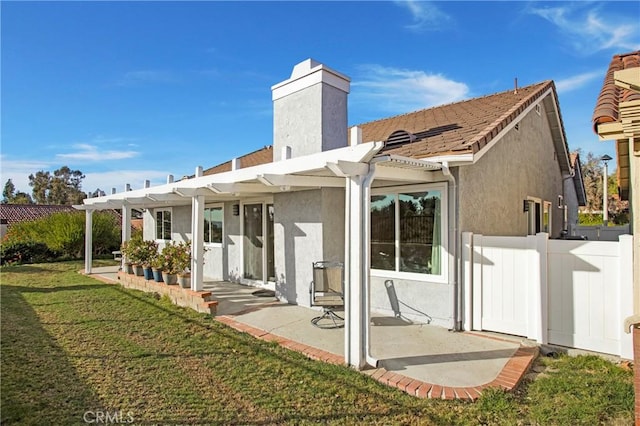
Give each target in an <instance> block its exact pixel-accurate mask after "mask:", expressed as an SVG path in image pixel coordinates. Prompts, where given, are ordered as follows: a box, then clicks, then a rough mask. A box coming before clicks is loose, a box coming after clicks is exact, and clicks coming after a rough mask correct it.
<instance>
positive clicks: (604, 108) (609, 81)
mask: <svg viewBox="0 0 640 426" xmlns="http://www.w3.org/2000/svg"><path fill="white" fill-rule="evenodd" d="M635 67H640V50H636V51H635V52H630V53H623V54H620V55H615V56H614V57H613V59H611V63H610V64H609V69H608V70H607V74H606V75H605V77H604V83H603V84H602V90H601V91H600V95H599V96H598V100H597V102H596V107H595V109H594V111H593V118H592V121H593V131H594V132H596V133H598V124H602V123H609V122H612V121H618V112H619V111H618V104H619V103H620V102H627V101H634V100H640V93H637V92H634V91H632V90H627V89H623V88H621V87H618V86H616V84H615V82H614V79H613V74H614V73H615V72H616V71H621V70H625V69H628V68H635Z"/></svg>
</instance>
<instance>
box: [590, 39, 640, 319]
mask: <svg viewBox="0 0 640 426" xmlns="http://www.w3.org/2000/svg"><path fill="white" fill-rule="evenodd" d="M593 129H594V131H595V132H596V133H597V134H598V136H600V139H601V140H614V141H615V144H616V160H617V164H618V169H617V178H618V193H619V195H620V198H621V199H623V200H629V210H630V213H631V223H630V225H631V233H632V234H634V244H633V246H634V261H633V264H634V311H635V313H636V314H638V315H639V317H638V322H640V238H638V234H637V232H636V230H637V229H640V209H639V208H637V204H638V203H637V201H634V197H637V196H638V195H637V194H635V193H634V190H635V191H638V190H639V189H638V188H640V51H635V52H630V53H625V54H620V55H615V56H614V57H613V58H612V60H611V63H610V64H609V69H608V70H607V74H606V76H605V79H604V83H603V85H602V90H601V91H600V95H599V96H598V101H597V103H596V107H595V109H594V113H593ZM634 204H635V207H636V208H634Z"/></svg>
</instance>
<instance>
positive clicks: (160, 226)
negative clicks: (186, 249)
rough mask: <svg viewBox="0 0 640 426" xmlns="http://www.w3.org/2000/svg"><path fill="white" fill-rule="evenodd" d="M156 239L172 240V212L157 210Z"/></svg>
mask: <svg viewBox="0 0 640 426" xmlns="http://www.w3.org/2000/svg"><path fill="white" fill-rule="evenodd" d="M156 239H157V240H170V239H171V210H169V209H160V210H156Z"/></svg>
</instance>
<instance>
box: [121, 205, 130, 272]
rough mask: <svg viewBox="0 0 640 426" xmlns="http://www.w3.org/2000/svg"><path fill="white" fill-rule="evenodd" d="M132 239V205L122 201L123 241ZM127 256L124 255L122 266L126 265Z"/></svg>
mask: <svg viewBox="0 0 640 426" xmlns="http://www.w3.org/2000/svg"><path fill="white" fill-rule="evenodd" d="M130 239H131V206H130V205H129V204H128V203H126V202H123V203H122V242H123V243H124V242H125V241H129V240H130ZM127 261H128V259H125V256H122V267H124V264H125V262H127Z"/></svg>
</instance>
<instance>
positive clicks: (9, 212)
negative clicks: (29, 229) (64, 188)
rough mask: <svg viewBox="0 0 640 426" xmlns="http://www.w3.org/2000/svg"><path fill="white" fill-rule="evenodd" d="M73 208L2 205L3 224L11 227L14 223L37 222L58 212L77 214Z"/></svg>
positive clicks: (1, 216) (0, 205) (0, 206)
mask: <svg viewBox="0 0 640 426" xmlns="http://www.w3.org/2000/svg"><path fill="white" fill-rule="evenodd" d="M75 211H77V210H76V209H74V208H73V207H72V206H60V205H45V204H0V218H1V219H2V222H3V223H5V221H6V223H7V225H9V226H11V224H13V223H18V222H25V221H28V220H36V219H40V218H42V217H46V216H49V215H52V214H53V213H58V212H75Z"/></svg>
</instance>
